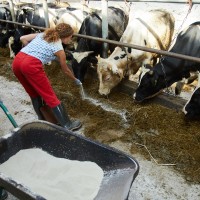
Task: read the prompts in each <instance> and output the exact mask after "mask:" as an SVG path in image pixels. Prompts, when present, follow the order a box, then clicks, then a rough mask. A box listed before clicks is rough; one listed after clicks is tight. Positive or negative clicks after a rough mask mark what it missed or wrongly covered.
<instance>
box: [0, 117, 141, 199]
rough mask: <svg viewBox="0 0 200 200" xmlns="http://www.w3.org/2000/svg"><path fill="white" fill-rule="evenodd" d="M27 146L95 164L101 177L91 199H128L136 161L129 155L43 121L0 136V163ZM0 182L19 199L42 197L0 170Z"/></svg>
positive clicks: (136, 170) (135, 174)
mask: <svg viewBox="0 0 200 200" xmlns="http://www.w3.org/2000/svg"><path fill="white" fill-rule="evenodd" d="M29 148H40V149H42V150H44V151H46V152H48V153H49V154H51V155H53V156H55V157H60V158H66V159H70V160H79V161H91V162H95V163H96V164H98V165H99V166H100V167H101V168H102V169H103V171H104V178H103V181H102V184H101V187H100V190H99V192H98V194H97V196H96V198H95V200H124V199H128V195H129V191H130V187H131V185H132V183H133V181H134V179H135V178H136V176H137V174H138V172H139V165H138V163H137V161H136V160H135V159H134V158H132V157H130V156H129V155H127V154H125V153H123V152H121V151H118V150H116V149H114V148H111V147H109V146H106V145H103V144H101V143H98V142H95V141H93V140H90V139H88V138H85V137H83V136H81V135H79V134H76V133H73V132H71V131H67V130H65V129H63V128H61V127H59V126H56V125H54V124H51V123H48V122H44V121H34V122H30V123H27V124H24V125H22V126H20V127H18V128H15V129H14V130H13V131H11V132H10V133H8V134H7V135H5V136H3V137H1V138H0V163H4V162H5V161H7V160H8V159H9V158H10V157H11V156H13V155H15V154H16V153H17V152H18V151H20V150H21V149H29ZM0 186H1V187H3V188H4V189H5V190H7V191H8V192H10V193H11V194H13V195H14V196H15V197H17V198H19V199H22V200H29V199H30V200H33V199H34V200H35V199H37V200H39V199H41V200H42V199H44V198H43V197H41V196H39V195H37V194H34V193H33V192H31V191H30V190H28V189H27V188H26V187H25V186H23V185H21V184H19V183H17V182H16V181H15V180H13V179H12V178H11V177H5V176H4V175H3V174H1V173H0Z"/></svg>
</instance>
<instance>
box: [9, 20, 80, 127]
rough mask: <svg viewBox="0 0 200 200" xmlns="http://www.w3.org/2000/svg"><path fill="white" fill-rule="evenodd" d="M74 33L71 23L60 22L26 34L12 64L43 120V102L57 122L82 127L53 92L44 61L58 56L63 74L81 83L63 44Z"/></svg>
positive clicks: (39, 117) (62, 124)
mask: <svg viewBox="0 0 200 200" xmlns="http://www.w3.org/2000/svg"><path fill="white" fill-rule="evenodd" d="M73 33H74V31H73V29H72V27H71V26H70V25H68V24H65V23H60V24H58V25H57V26H56V27H55V28H48V29H46V30H45V31H44V32H43V33H35V34H29V35H24V36H22V37H21V38H20V40H21V42H22V44H23V45H24V47H23V48H22V49H21V51H20V52H19V53H18V54H17V55H16V57H15V59H14V61H13V63H12V68H13V72H14V74H15V76H16V77H17V78H18V80H19V81H20V83H21V84H22V85H23V87H24V88H25V90H26V92H27V93H28V94H29V96H30V97H31V101H32V104H33V107H34V110H35V112H36V113H37V115H38V119H41V120H44V116H43V114H42V112H41V110H40V108H41V107H42V105H43V101H44V102H45V103H46V104H47V105H48V106H49V107H50V108H51V109H52V111H53V114H54V115H55V117H56V119H57V121H58V123H59V124H60V125H61V126H62V127H64V128H66V129H69V130H76V129H79V128H80V127H81V122H80V121H79V120H75V121H72V120H70V118H69V116H68V114H67V112H66V111H65V108H64V107H63V105H62V104H61V102H60V100H59V99H58V98H57V96H56V94H55V92H54V91H53V88H52V87H51V84H50V81H49V79H48V78H47V76H46V74H45V71H44V68H43V67H44V64H46V63H48V62H50V61H52V60H55V59H58V61H59V63H60V66H61V69H62V71H63V72H64V74H65V75H66V76H68V77H69V78H70V79H72V80H73V81H74V82H75V83H76V84H77V85H79V86H80V85H81V84H82V83H81V82H80V81H79V80H78V79H76V78H75V76H74V74H73V73H72V71H71V70H70V69H69V67H68V66H67V64H66V55H65V52H64V49H63V46H62V43H63V44H67V43H68V42H69V41H70V40H71V38H72V35H73Z"/></svg>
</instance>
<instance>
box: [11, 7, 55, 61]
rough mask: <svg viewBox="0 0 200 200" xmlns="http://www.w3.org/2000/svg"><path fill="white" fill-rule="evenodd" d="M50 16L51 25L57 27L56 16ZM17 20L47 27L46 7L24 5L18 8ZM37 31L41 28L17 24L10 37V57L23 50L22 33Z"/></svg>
mask: <svg viewBox="0 0 200 200" xmlns="http://www.w3.org/2000/svg"><path fill="white" fill-rule="evenodd" d="M49 17H50V18H49V19H50V27H55V22H54V17H55V16H54V15H53V14H49ZM16 22H18V23H22V24H26V25H33V26H38V27H46V24H45V17H44V9H43V8H42V7H41V5H35V6H33V7H27V6H24V7H22V8H20V9H19V10H17V12H16ZM35 32H39V30H36V29H32V28H30V27H26V26H17V28H16V29H15V32H14V35H13V37H10V38H9V48H10V57H14V56H15V55H16V54H17V53H18V52H19V51H20V50H21V48H22V43H21V41H20V37H21V36H22V35H27V34H30V33H35Z"/></svg>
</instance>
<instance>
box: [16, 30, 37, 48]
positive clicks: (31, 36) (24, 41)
mask: <svg viewBox="0 0 200 200" xmlns="http://www.w3.org/2000/svg"><path fill="white" fill-rule="evenodd" d="M37 35H38V33H33V34H28V35H23V36H21V37H20V41H21V42H22V44H23V46H26V45H27V44H28V43H29V42H30V41H32V40H33V39H34V38H35V37H36V36H37Z"/></svg>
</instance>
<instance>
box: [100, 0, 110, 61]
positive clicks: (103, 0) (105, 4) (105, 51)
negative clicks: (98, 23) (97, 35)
mask: <svg viewBox="0 0 200 200" xmlns="http://www.w3.org/2000/svg"><path fill="white" fill-rule="evenodd" d="M101 4H102V6H101V7H102V11H101V13H102V38H104V39H107V38H108V1H107V0H101ZM102 45H103V55H102V56H103V58H107V57H108V43H105V42H104V43H103V44H102Z"/></svg>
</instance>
